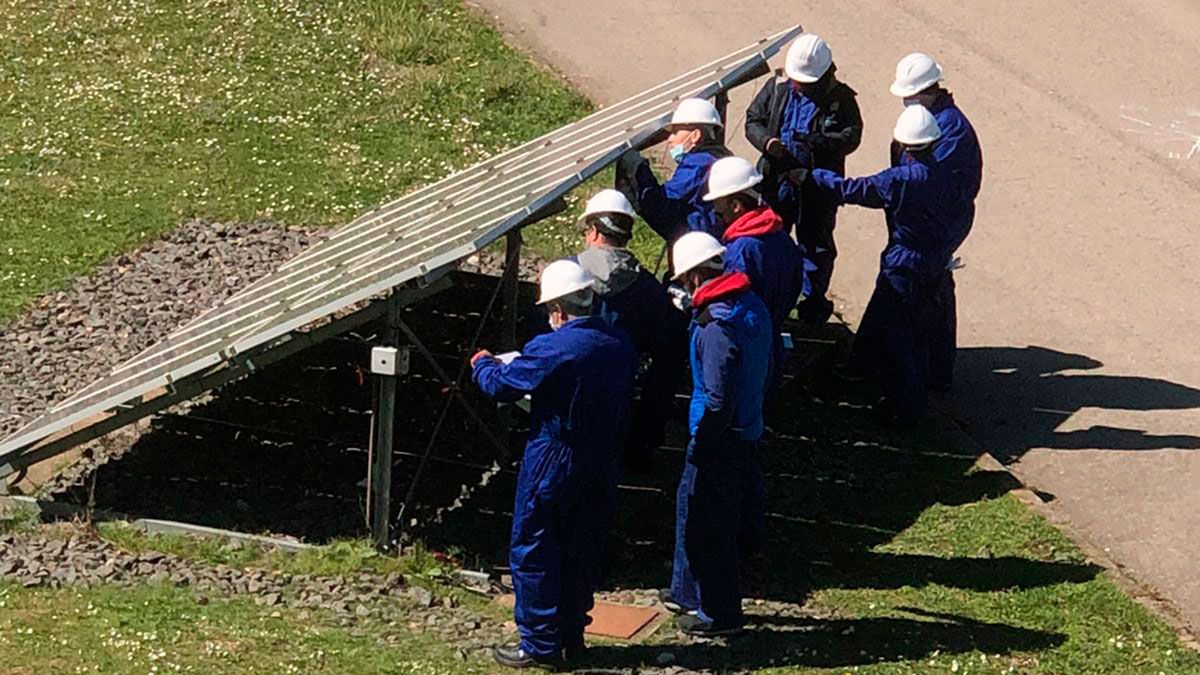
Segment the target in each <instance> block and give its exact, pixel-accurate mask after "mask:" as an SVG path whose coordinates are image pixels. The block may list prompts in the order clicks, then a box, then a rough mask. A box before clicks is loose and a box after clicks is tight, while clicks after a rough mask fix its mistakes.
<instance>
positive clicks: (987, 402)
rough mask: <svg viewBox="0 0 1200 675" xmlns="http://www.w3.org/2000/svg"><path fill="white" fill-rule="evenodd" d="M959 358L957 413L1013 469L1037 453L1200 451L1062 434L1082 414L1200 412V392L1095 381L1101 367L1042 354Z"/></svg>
mask: <svg viewBox="0 0 1200 675" xmlns="http://www.w3.org/2000/svg"><path fill="white" fill-rule="evenodd" d="M958 354H959V355H958V371H957V374H956V376H957V379H958V385H957V391H956V392H955V398H956V401H955V407H956V409H957V410H958V411H959V414H960V415H961V416H962V417H964V418H965V419H966V420H968V421H967V422H965V425H966V426H968V427H969V430H970V431H971V432H972V434H973V435H976V436H977V437H979V438H980V439H981V440H985V441H986V443H987V445H988V448H989V450H991V451H992V452H993V453H994V454H996V455H997V456H998V457H999V458H1000V459H1002V460H1003V461H1006V462H1013V461H1016V460H1018V459H1020V458H1021V456H1022V455H1024V454H1025V452H1027V451H1028V450H1030V449H1032V448H1053V449H1061V450H1077V449H1091V448H1095V449H1105V450H1161V449H1166V448H1180V449H1191V450H1194V449H1200V437H1197V436H1192V435H1188V434H1166V435H1157V434H1151V433H1148V432H1147V431H1145V430H1144V429H1127V428H1119V427H1112V426H1092V427H1090V428H1087V429H1080V430H1074V431H1059V430H1058V429H1059V428H1060V427H1061V426H1062V425H1063V424H1064V423H1065V422H1067V421H1068V420H1069V419H1070V418H1071V416H1072V415H1074V414H1075V413H1077V412H1079V411H1080V410H1082V409H1084V408H1100V409H1107V410H1138V411H1153V410H1188V409H1193V408H1200V389H1193V388H1191V387H1187V386H1185V385H1182V384H1176V383H1174V382H1168V381H1166V380H1156V379H1151V378H1145V377H1129V376H1118V375H1096V374H1090V373H1087V372H1086V371H1091V370H1096V369H1098V368H1100V367H1101V366H1103V365H1104V364H1102V363H1100V362H1099V361H1097V360H1095V359H1092V358H1089V357H1087V356H1083V355H1081V354H1069V353H1066V352H1060V351H1055V350H1053V349H1047V348H1045V347H1036V346H1031V347H979V348H971V349H960V350H959V352H958ZM1079 371H1085V372H1079Z"/></svg>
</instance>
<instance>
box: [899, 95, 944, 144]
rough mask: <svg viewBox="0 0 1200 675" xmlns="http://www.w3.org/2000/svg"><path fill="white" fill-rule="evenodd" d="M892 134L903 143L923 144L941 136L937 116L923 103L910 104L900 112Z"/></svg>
mask: <svg viewBox="0 0 1200 675" xmlns="http://www.w3.org/2000/svg"><path fill="white" fill-rule="evenodd" d="M892 136H893V137H894V138H895V139H896V140H897V141H900V142H901V143H903V144H904V145H925V144H926V143H932V142H934V141H936V140H937V139H939V138H941V137H942V129H941V127H939V126H938V123H937V118H936V117H934V116H933V113H931V112H929V111H928V110H926V109H925V106H923V105H910V106H908V107H907V108H905V109H904V112H902V113H900V119H897V120H896V129H895V131H893V132H892Z"/></svg>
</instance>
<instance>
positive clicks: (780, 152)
mask: <svg viewBox="0 0 1200 675" xmlns="http://www.w3.org/2000/svg"><path fill="white" fill-rule="evenodd" d="M767 154H768V155H770V156H772V157H774V158H775V159H783V158H784V157H786V156H787V154H788V151H787V148H785V147H783V141H781V140H779V139H778V138H772V139H770V140H768V141H767Z"/></svg>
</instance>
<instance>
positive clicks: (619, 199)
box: [579, 188, 636, 223]
mask: <svg viewBox="0 0 1200 675" xmlns="http://www.w3.org/2000/svg"><path fill="white" fill-rule="evenodd" d="M597 213H623V214H625V215H627V216H629V217H630V218H633V217H635V215H636V214H635V213H634V212H633V205H632V204H630V203H629V200H628V199H626V198H625V195H624V194H622V193H621V192H620V191H619V190H613V189H611V188H609V189H607V190H601V191H599V192H597V193H596V194H594V195H592V198H591V199H589V200H587V206H586V207H584V209H583V215H582V216H580V217H579V222H580V223H582V222H583V221H585V220H587V217H588V216H592V215H595V214H597Z"/></svg>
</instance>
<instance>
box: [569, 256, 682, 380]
mask: <svg viewBox="0 0 1200 675" xmlns="http://www.w3.org/2000/svg"><path fill="white" fill-rule="evenodd" d="M576 260H577V261H578V262H579V265H580V266H581V267H583V269H584V270H586V271H587V273H588V274H590V275H592V277H593V278H595V280H596V285H595V287H594V288H595V290H596V296H597V297H596V300H597V304H596V306H595V308H594V309H593V313H594V314H597V315H599V316H601V317H603V318H604V319H605V320H606V321H608V322H609V323H610V324H611V325H613V326H616V327H617V328H620V329H621V330H623V331H625V332H626V333H628V334H629V336H630V337H631V338H633V344H634V347H636V348H637V350H638V351H639V352H640V353H642V354H645V355H647V356H649V357H650V358H651V359H664V360H665V359H672V358H675V357H676V356H678V355H680V354H682V352H683V349H684V347H683V345H685V344H686V340H687V337H686V336H687V316H686V315H685V314H684V313H683V312H680V311H679V310H677V309H675V306H674V305H672V304H671V297H670V296H669V295H667V291H666V289H665V288H664V287H663V285H662V284H661V283H659V281H658V280H657V279H655V278H654V275H653V274H650V272H648V271H646V269H644V268H643V267H642V266H641V264H640V263H638V260H637V258H636V257H635V256H634V255H633V253H632V252H630V251H629V249H624V248H607V247H601V246H594V247H591V248H588V249H586V250H585V251H583V252H582V253H580V254H579V255H578V256H576ZM680 360H682V359H680Z"/></svg>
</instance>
